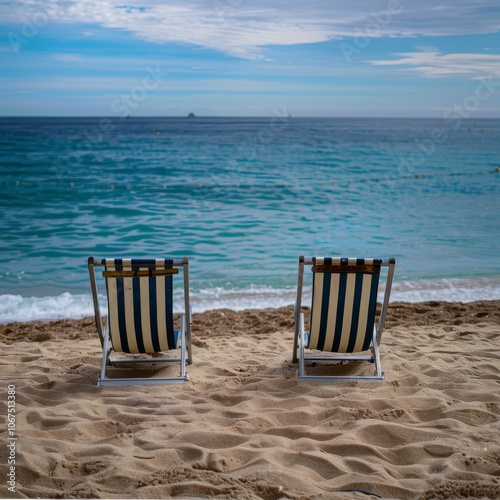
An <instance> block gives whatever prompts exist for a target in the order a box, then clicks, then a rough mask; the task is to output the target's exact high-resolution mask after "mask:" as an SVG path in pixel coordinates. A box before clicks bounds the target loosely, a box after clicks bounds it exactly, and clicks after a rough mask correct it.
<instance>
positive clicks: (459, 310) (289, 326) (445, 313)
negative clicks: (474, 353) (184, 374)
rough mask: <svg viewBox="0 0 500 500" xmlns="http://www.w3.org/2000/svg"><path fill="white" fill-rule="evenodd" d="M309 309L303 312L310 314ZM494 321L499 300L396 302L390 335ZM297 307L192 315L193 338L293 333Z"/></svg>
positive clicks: (83, 323) (42, 325) (1, 326)
mask: <svg viewBox="0 0 500 500" xmlns="http://www.w3.org/2000/svg"><path fill="white" fill-rule="evenodd" d="M308 309H309V307H308V306H304V307H303V310H305V311H307V310H308ZM483 321H491V322H493V323H498V324H500V300H479V301H473V302H448V301H435V300H431V301H423V302H391V303H390V304H389V310H388V314H387V320H386V325H385V330H387V329H390V328H394V327H397V326H433V325H438V324H452V325H460V324H462V323H470V324H477V323H479V322H483ZM293 328H294V327H293V306H292V305H289V306H286V307H278V308H266V309H244V310H241V311H235V310H232V309H211V310H208V311H204V312H199V313H193V325H192V328H191V331H192V335H193V338H195V337H197V336H198V337H200V338H207V337H210V336H217V335H220V334H223V333H224V332H230V333H231V334H242V335H245V334H248V333H254V334H258V333H269V332H270V331H285V330H290V331H293ZM93 336H95V338H96V339H97V338H98V337H97V330H96V327H95V323H94V317H93V316H85V317H83V318H69V319H68V318H66V319H53V320H29V321H9V322H5V323H0V342H5V343H7V344H9V343H12V342H15V341H20V340H32V341H36V342H43V341H45V340H57V339H65V338H68V339H86V338H92V337H93Z"/></svg>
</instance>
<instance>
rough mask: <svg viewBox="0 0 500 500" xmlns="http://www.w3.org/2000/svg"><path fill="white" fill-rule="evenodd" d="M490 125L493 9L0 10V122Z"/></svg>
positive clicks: (194, 1) (149, 4) (126, 4)
mask: <svg viewBox="0 0 500 500" xmlns="http://www.w3.org/2000/svg"><path fill="white" fill-rule="evenodd" d="M188 113H195V114H196V115H198V116H271V115H272V114H275V115H276V114H277V113H281V114H284V113H286V114H287V115H292V116H333V117H337V116H339V117H340V116H353V117H365V116H380V117H385V116H387V117H443V116H446V114H448V115H449V114H450V113H455V114H461V115H462V116H463V117H500V2H499V1H498V0H474V1H471V0H382V1H380V0H166V1H160V0H137V1H129V0H99V1H98V0H82V1H71V0H0V116H111V117H113V116H121V117H123V116H125V115H127V116H185V115H187V114H188Z"/></svg>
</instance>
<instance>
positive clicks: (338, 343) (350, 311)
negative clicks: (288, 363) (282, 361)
mask: <svg viewBox="0 0 500 500" xmlns="http://www.w3.org/2000/svg"><path fill="white" fill-rule="evenodd" d="M305 266H311V270H312V305H311V311H310V318H309V319H310V321H309V331H305V328H304V313H302V312H301V301H302V288H303V282H304V267H305ZM395 266H396V261H395V259H394V258H393V257H391V258H390V259H389V260H382V259H350V258H349V259H348V258H340V257H311V258H309V257H304V256H300V257H299V272H298V282H297V300H296V303H295V336H294V344H293V361H294V362H295V363H296V362H297V350H298V352H299V358H298V361H299V380H310V381H326V382H329V381H343V380H344V381H345V380H384V373H383V372H382V368H381V364H380V353H379V345H380V341H381V338H382V331H383V329H384V324H385V319H386V315H387V308H388V305H389V296H390V293H391V286H392V280H393V276H394V269H395ZM381 268H387V272H384V274H386V277H385V286H384V290H383V300H382V306H381V310H380V314H379V316H378V320H377V319H376V313H377V311H376V310H377V295H378V292H379V284H380V283H379V281H380V280H379V278H380V274H381ZM384 271H385V269H384ZM367 351H369V352H368V353H366V352H367ZM311 360H312V361H330V362H332V361H340V362H342V363H346V362H348V363H350V362H353V361H354V362H359V361H369V362H372V363H375V373H374V375H373V376H371V375H319V374H316V375H307V374H306V371H305V362H306V361H311ZM316 365H317V363H316ZM319 366H321V365H319ZM322 368H324V367H322ZM344 368H346V367H344ZM335 369H338V368H335ZM309 371H310V370H309ZM323 373H324V371H323Z"/></svg>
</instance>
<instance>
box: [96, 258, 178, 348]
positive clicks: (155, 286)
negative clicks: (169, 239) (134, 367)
mask: <svg viewBox="0 0 500 500" xmlns="http://www.w3.org/2000/svg"><path fill="white" fill-rule="evenodd" d="M173 263H174V261H173V259H103V260H102V262H101V264H102V265H104V267H105V271H104V272H103V276H104V277H105V279H106V291H107V296H108V321H109V330H110V337H111V343H112V345H113V349H114V350H115V351H116V352H125V353H154V352H160V351H167V350H170V349H175V348H176V347H177V332H176V331H174V321H173V275H174V274H177V273H178V272H179V271H178V269H177V268H175V267H173Z"/></svg>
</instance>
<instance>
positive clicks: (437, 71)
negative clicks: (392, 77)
mask: <svg viewBox="0 0 500 500" xmlns="http://www.w3.org/2000/svg"><path fill="white" fill-rule="evenodd" d="M397 56H399V58H398V59H394V60H378V61H370V63H371V64H373V65H375V66H400V67H401V68H405V69H410V70H411V71H416V72H417V73H420V74H421V75H422V76H424V77H427V78H444V77H449V76H465V77H469V78H472V79H478V78H484V77H485V76H488V75H500V55H494V54H441V53H440V52H438V51H437V50H425V51H420V52H408V53H402V54H397Z"/></svg>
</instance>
